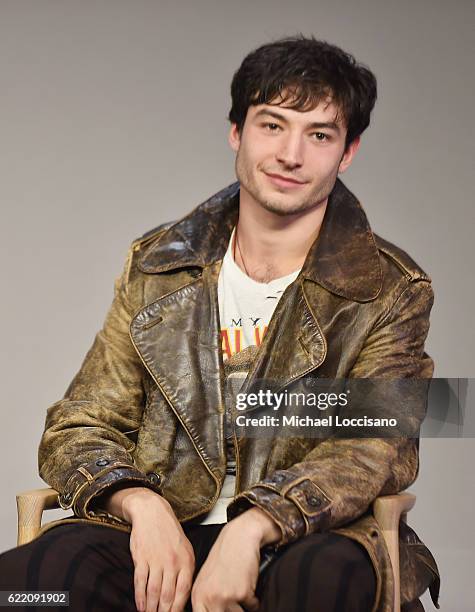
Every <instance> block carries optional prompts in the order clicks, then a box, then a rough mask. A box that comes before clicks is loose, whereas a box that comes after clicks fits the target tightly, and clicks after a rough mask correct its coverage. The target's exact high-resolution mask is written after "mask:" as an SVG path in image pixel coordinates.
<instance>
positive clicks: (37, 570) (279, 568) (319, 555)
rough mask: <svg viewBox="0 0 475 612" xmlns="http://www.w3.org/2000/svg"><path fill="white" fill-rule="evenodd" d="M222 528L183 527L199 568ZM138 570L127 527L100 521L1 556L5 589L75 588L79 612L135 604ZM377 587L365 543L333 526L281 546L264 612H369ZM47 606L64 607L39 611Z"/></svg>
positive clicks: (262, 580)
mask: <svg viewBox="0 0 475 612" xmlns="http://www.w3.org/2000/svg"><path fill="white" fill-rule="evenodd" d="M222 527H223V525H190V526H185V527H184V530H185V533H186V535H187V537H188V538H189V540H190V542H191V543H192V545H193V549H194V552H195V559H196V569H195V575H196V574H197V572H198V571H199V569H200V567H201V566H202V565H203V563H204V561H205V560H206V557H207V555H208V552H209V551H210V549H211V546H212V545H213V543H214V541H215V540H216V538H217V536H218V534H219V532H220V531H221V529H222ZM133 574H134V566H133V562H132V558H131V555H130V551H129V534H128V533H124V532H121V531H118V530H116V529H112V528H110V527H105V526H102V525H96V524H66V525H61V526H59V527H55V528H53V529H51V530H50V531H47V532H46V533H45V534H43V535H42V536H41V537H39V538H37V539H36V540H34V541H33V542H30V543H29V544H25V545H24V546H20V547H18V548H14V549H12V550H10V551H8V552H6V553H4V554H2V555H0V590H3V591H6V590H30V591H34V590H43V591H45V590H56V591H59V590H61V591H69V592H70V605H69V610H71V611H74V612H102V611H103V612H114V611H117V612H119V611H120V612H128V611H135V610H136V608H135V603H134V585H133ZM375 593H376V579H375V574H374V570H373V566H372V563H371V561H370V559H369V556H368V554H367V553H366V551H365V549H364V548H363V547H362V546H360V545H359V544H358V543H356V542H354V541H353V540H350V539H349V538H346V537H344V536H341V535H338V534H335V533H324V534H312V535H310V536H307V537H305V538H302V539H301V540H299V541H297V542H294V543H293V544H290V545H288V546H286V547H283V548H282V549H281V550H280V551H279V554H278V556H277V557H276V558H275V559H274V560H273V561H272V562H271V564H270V565H269V566H268V567H267V568H266V569H265V570H263V571H262V572H261V574H260V577H259V581H258V584H257V589H256V596H257V597H258V599H259V601H260V608H259V610H260V612H343V611H345V612H356V611H359V612H370V611H371V609H372V607H373V604H374V598H375ZM16 609H21V608H16ZM33 609H35V608H32V607H29V608H25V610H28V611H30V612H31V611H32V610H33ZM46 609H51V610H61V609H62V608H45V607H41V608H38V611H39V612H40V611H41V610H46ZM63 609H64V608H63ZM186 610H187V611H188V610H189V611H191V603H190V601H188V606H187V608H186Z"/></svg>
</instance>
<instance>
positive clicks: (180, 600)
mask: <svg viewBox="0 0 475 612" xmlns="http://www.w3.org/2000/svg"><path fill="white" fill-rule="evenodd" d="M192 583H193V572H191V571H189V570H182V571H181V572H180V573H179V574H178V578H177V581H176V589H175V599H174V601H173V606H172V608H171V610H170V612H182V610H183V609H184V608H185V605H186V602H187V601H188V597H189V596H190V591H191V586H192Z"/></svg>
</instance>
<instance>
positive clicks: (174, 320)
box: [130, 264, 225, 478]
mask: <svg viewBox="0 0 475 612" xmlns="http://www.w3.org/2000/svg"><path fill="white" fill-rule="evenodd" d="M218 268H219V264H215V265H214V266H212V267H209V268H207V269H206V270H205V271H204V273H203V277H202V278H199V279H197V280H194V281H192V282H191V283H189V284H187V285H185V286H183V287H181V288H179V289H177V290H176V291H174V292H172V293H168V294H167V295H165V296H163V297H161V298H160V299H158V300H156V301H155V302H153V303H151V304H148V305H147V306H146V307H145V308H143V309H142V310H140V311H139V312H138V313H137V315H136V316H135V317H134V318H133V320H132V323H131V327H130V333H131V337H132V340H133V343H134V345H135V347H136V349H137V351H138V352H139V353H140V355H141V357H142V359H143V361H144V363H145V364H146V366H147V368H148V370H149V371H150V373H151V375H152V376H153V378H154V380H155V382H156V383H157V384H158V386H159V387H160V389H161V391H162V393H163V394H164V396H165V398H166V400H167V401H168V403H169V405H170V406H171V408H172V409H173V411H174V412H175V414H176V416H177V417H178V419H179V421H180V422H181V423H182V424H183V426H184V428H185V429H186V431H187V432H188V434H189V436H190V438H191V440H192V442H193V444H194V446H195V448H196V449H197V451H198V452H199V454H200V455H201V456H202V458H203V459H204V461H205V463H206V465H207V466H208V467H209V469H210V470H211V472H213V473H214V474H215V475H216V476H217V477H218V478H222V477H224V471H225V455H224V440H223V418H224V399H223V397H224V394H223V367H222V357H221V350H220V349H221V347H220V333H219V316H218V304H217V299H216V298H215V292H214V291H213V290H212V288H213V287H214V286H215V282H216V277H217V274H218V271H219V270H218ZM210 289H211V290H210Z"/></svg>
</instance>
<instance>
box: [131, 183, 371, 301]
mask: <svg viewBox="0 0 475 612" xmlns="http://www.w3.org/2000/svg"><path fill="white" fill-rule="evenodd" d="M238 212H239V183H238V182H236V183H233V184H231V185H229V186H228V187H226V188H225V189H223V190H221V191H219V192H218V193H216V194H215V195H213V196H212V197H211V198H209V199H208V200H206V202H204V203H203V204H200V205H199V206H198V207H196V208H195V209H194V210H192V211H191V212H190V213H189V214H188V215H186V216H185V217H184V218H183V219H181V220H179V221H177V222H176V223H174V224H173V225H172V226H170V227H169V228H168V229H166V230H165V231H164V232H163V233H162V234H160V235H159V236H158V237H157V239H156V240H154V241H153V242H152V243H151V245H150V246H149V247H148V248H147V250H146V251H145V252H144V255H143V256H142V258H141V260H140V261H139V268H140V269H141V270H142V271H143V272H147V273H159V272H166V271H170V270H175V269H179V268H186V267H202V268H203V267H205V266H209V265H211V264H213V263H215V262H216V261H219V260H221V259H222V258H223V257H224V255H225V253H226V250H227V247H228V243H229V238H230V236H231V231H232V228H233V227H234V225H235V224H236V222H237V219H238ZM301 276H303V277H304V278H307V279H309V280H311V281H313V282H315V283H318V284H319V285H321V286H323V287H325V288H326V289H327V290H328V291H331V292H332V293H335V294H337V295H340V296H342V297H344V298H347V299H350V300H354V301H357V302H366V301H370V300H373V299H375V298H376V297H377V296H378V294H379V292H380V291H381V288H382V270H381V264H380V260H379V252H378V249H377V246H376V243H375V239H374V236H373V233H372V231H371V228H370V226H369V223H368V219H367V217H366V214H365V212H364V211H363V208H362V206H361V204H360V203H359V202H358V200H357V199H356V197H355V196H354V195H353V194H352V193H351V191H349V190H348V189H347V188H346V187H345V185H344V184H343V183H342V182H341V181H340V180H339V179H337V181H336V183H335V186H334V188H333V190H332V192H331V194H330V196H329V200H328V205H327V209H326V211H325V216H324V219H323V223H322V227H321V229H320V233H319V236H318V238H317V240H316V241H315V242H314V243H313V245H312V246H311V248H310V250H309V252H308V255H307V258H306V260H305V262H304V265H303V267H302V270H301Z"/></svg>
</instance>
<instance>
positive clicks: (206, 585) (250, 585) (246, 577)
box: [191, 508, 281, 612]
mask: <svg viewBox="0 0 475 612" xmlns="http://www.w3.org/2000/svg"><path fill="white" fill-rule="evenodd" d="M280 535H281V533H280V529H279V527H278V526H277V525H276V524H275V523H274V522H273V521H272V519H270V518H269V517H268V516H267V515H266V514H264V512H262V510H260V509H258V508H252V509H251V510H248V511H247V512H244V513H243V514H242V515H241V516H239V517H237V518H235V519H234V520H232V521H231V522H230V523H228V524H227V525H226V526H225V527H223V529H222V530H221V532H220V534H219V536H218V537H217V539H216V541H215V543H214V545H213V547H212V548H211V550H210V552H209V555H208V557H207V559H206V561H205V563H204V564H203V566H202V568H201V570H200V572H199V574H198V576H197V577H196V580H195V583H194V585H193V589H192V592H191V601H192V605H193V612H242V611H243V610H248V611H249V612H255V611H256V610H258V608H259V600H258V599H257V597H256V596H255V590H256V586H257V580H258V578H259V562H260V547H261V546H262V545H264V544H268V543H271V542H275V541H277V540H278V539H279V537H280ZM240 604H242V606H241V605H240Z"/></svg>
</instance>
